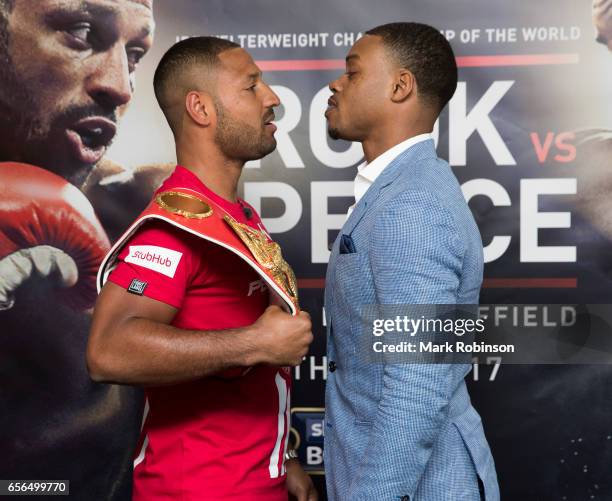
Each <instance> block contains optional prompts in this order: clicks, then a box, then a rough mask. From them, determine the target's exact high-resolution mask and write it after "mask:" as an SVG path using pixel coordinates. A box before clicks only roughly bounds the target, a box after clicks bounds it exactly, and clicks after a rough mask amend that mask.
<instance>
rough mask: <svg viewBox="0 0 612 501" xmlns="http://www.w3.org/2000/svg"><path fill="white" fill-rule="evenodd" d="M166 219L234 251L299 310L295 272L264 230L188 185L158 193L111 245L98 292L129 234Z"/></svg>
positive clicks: (291, 308) (293, 309)
mask: <svg viewBox="0 0 612 501" xmlns="http://www.w3.org/2000/svg"><path fill="white" fill-rule="evenodd" d="M152 219H153V220H160V221H165V222H167V223H168V224H171V225H172V226H175V227H177V228H180V229H182V230H184V231H187V232H189V233H191V234H192V235H196V236H198V237H200V238H202V239H204V240H207V241H209V242H211V243H214V244H216V245H219V246H221V247H223V248H224V249H227V250H228V251H229V252H233V253H234V254H236V255H237V256H238V257H240V258H241V259H242V260H244V261H245V262H246V263H247V264H248V265H249V266H251V268H253V269H254V270H255V271H256V272H257V273H258V274H259V276H261V278H262V279H263V280H265V282H266V284H267V285H268V287H269V288H270V290H271V291H272V292H273V293H274V295H275V296H276V297H278V298H279V299H280V300H281V301H282V305H283V306H284V307H285V309H286V310H287V311H290V312H291V314H293V315H296V314H297V312H298V311H299V304H298V290H297V282H296V279H295V274H294V273H293V270H292V269H291V267H290V266H289V265H288V264H287V262H286V261H285V260H284V259H283V255H282V253H281V248H280V246H279V245H278V244H277V243H276V242H274V241H272V240H271V239H270V237H269V236H268V234H267V233H266V232H265V231H263V230H256V229H255V228H252V227H250V226H249V225H246V224H243V223H239V222H238V221H236V219H234V218H233V217H232V216H230V215H229V214H228V213H227V212H226V211H225V210H224V209H223V208H222V207H221V206H219V205H218V204H216V203H215V202H213V201H212V200H210V199H209V198H207V197H205V196H204V195H202V194H201V193H198V192H196V191H194V190H190V189H189V188H172V189H170V190H168V191H164V192H163V193H159V194H158V195H157V196H156V197H155V198H154V199H153V200H152V201H151V203H150V204H149V205H148V206H147V208H146V209H145V210H144V211H143V212H142V214H140V216H138V218H137V219H136V221H135V222H134V223H133V224H132V225H131V226H130V227H129V228H128V230H127V231H126V232H125V233H124V234H123V235H122V236H121V238H119V240H118V241H117V243H115V245H113V247H112V248H111V250H110V251H109V252H108V254H107V255H106V256H105V258H104V259H103V260H102V264H101V265H100V269H99V270H98V276H97V286H98V292H100V290H101V289H102V286H103V285H104V284H105V282H106V279H107V278H108V276H109V275H110V273H111V272H112V271H113V269H114V268H115V266H116V265H117V256H118V255H119V253H120V252H121V250H122V249H123V247H124V246H125V244H126V242H127V241H128V240H129V238H130V237H131V236H132V235H133V234H134V233H135V232H136V230H137V229H138V228H139V227H140V226H141V225H142V224H144V223H145V222H146V221H148V220H152Z"/></svg>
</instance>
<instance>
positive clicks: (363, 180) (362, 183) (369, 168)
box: [347, 133, 431, 217]
mask: <svg viewBox="0 0 612 501" xmlns="http://www.w3.org/2000/svg"><path fill="white" fill-rule="evenodd" d="M428 139H431V134H429V133H428V134H419V135H418V136H414V137H411V138H409V139H406V140H405V141H402V142H401V143H399V144H396V145H395V146H393V147H392V148H389V149H388V150H387V151H385V152H384V153H382V154H380V155H378V156H377V157H376V158H375V159H374V160H372V161H371V162H370V163H368V162H367V161H366V162H363V163H362V164H361V165H360V166H359V167H357V176H356V177H355V183H354V188H353V189H354V193H355V204H353V205H351V206H350V207H349V210H348V214H347V217H348V216H350V214H351V212H352V211H353V208H354V207H355V205H356V204H357V202H359V200H361V198H362V197H363V196H364V195H365V193H366V191H368V188H369V187H370V186H372V184H374V181H376V178H377V177H378V176H380V174H381V173H382V171H383V170H385V168H386V167H387V166H388V165H389V164H390V163H391V162H393V160H395V159H396V158H397V157H398V156H399V155H400V154H402V153H404V151H406V150H407V149H408V148H410V147H411V146H414V145H415V144H417V143H420V142H422V141H427V140H428Z"/></svg>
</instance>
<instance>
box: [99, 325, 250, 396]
mask: <svg viewBox="0 0 612 501" xmlns="http://www.w3.org/2000/svg"><path fill="white" fill-rule="evenodd" d="M254 338H255V335H254V332H253V328H252V327H251V326H249V327H244V328H239V329H227V330H222V331H197V330H184V329H178V328H176V327H173V326H171V325H166V324H163V323H159V322H155V321H152V320H148V319H144V318H129V319H127V320H125V321H123V322H122V323H121V324H119V325H117V326H115V327H114V328H113V329H112V331H111V332H108V333H106V335H105V336H104V337H103V338H100V339H99V340H97V342H93V343H92V342H91V341H90V346H89V347H88V356H87V359H88V366H89V371H90V374H91V377H92V378H93V379H94V380H95V381H103V382H113V383H121V384H136V385H144V386H147V385H166V384H174V383H180V382H184V381H190V380H194V379H198V378H201V377H204V376H207V375H210V374H214V373H216V372H219V371H222V370H225V369H229V368H231V367H240V366H244V367H246V366H249V365H252V364H254V363H256V362H258V361H259V360H258V353H257V349H256V348H257V346H256V344H255V343H254Z"/></svg>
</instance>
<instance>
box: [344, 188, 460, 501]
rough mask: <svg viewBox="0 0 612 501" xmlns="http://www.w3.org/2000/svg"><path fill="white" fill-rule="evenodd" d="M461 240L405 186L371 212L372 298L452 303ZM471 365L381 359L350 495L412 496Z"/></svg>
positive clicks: (423, 195) (432, 201)
mask: <svg viewBox="0 0 612 501" xmlns="http://www.w3.org/2000/svg"><path fill="white" fill-rule="evenodd" d="M464 252H465V246H464V244H463V243H462V242H461V240H460V238H459V234H458V231H457V227H456V225H455V222H454V220H453V218H452V216H451V214H450V213H449V211H448V210H447V209H445V208H444V207H443V206H442V205H441V203H440V202H439V201H438V199H437V198H436V197H435V195H433V194H430V193H428V192H422V191H406V192H402V193H401V194H400V195H398V196H397V197H395V198H394V199H392V200H391V201H390V202H388V203H387V204H386V205H385V207H384V208H383V210H382V211H381V213H380V214H379V215H378V217H377V221H376V224H375V228H374V232H373V235H372V240H371V244H370V249H369V256H370V265H371V268H372V273H373V277H374V288H375V293H376V298H377V303H378V304H380V305H385V304H386V305H390V304H452V303H455V302H456V300H457V289H458V287H459V281H460V274H461V268H462V259H463V254H464ZM468 370H469V366H468V367H466V366H465V365H450V364H414V363H413V364H407V363H406V364H400V363H386V364H385V367H384V375H383V390H382V396H381V399H380V402H379V405H378V409H377V413H376V416H375V419H374V423H373V427H372V431H371V436H370V438H369V443H368V447H367V448H366V450H367V451H368V454H366V455H365V456H364V457H363V459H362V460H361V463H360V464H359V466H358V469H357V472H356V475H355V477H354V480H353V481H352V483H351V487H350V495H349V497H348V498H347V499H351V500H360V501H361V500H363V501H365V500H372V499H377V500H381V501H384V500H389V501H391V500H398V499H400V498H401V496H405V495H409V496H410V499H414V492H415V491H416V489H417V486H418V484H419V481H420V478H421V476H422V475H423V472H424V470H425V467H426V465H427V462H428V460H429V457H430V455H431V451H432V447H433V444H434V442H435V440H436V437H437V435H438V433H439V431H440V428H441V426H442V424H443V423H444V421H445V419H446V416H447V414H448V404H449V400H450V397H451V396H452V395H453V393H454V391H455V390H456V388H457V387H458V385H459V384H461V382H462V381H463V378H464V377H465V374H466V372H467V371H468Z"/></svg>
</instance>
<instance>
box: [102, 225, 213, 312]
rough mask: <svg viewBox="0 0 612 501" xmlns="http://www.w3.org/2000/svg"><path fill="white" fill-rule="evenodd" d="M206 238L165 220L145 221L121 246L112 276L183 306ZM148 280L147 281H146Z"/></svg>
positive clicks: (118, 283)
mask: <svg viewBox="0 0 612 501" xmlns="http://www.w3.org/2000/svg"><path fill="white" fill-rule="evenodd" d="M201 244H202V241H201V240H200V239H199V238H197V237H195V236H194V235H190V234H189V233H187V232H186V231H184V230H181V229H179V228H175V227H174V226H172V225H170V224H168V223H165V222H163V221H152V222H147V223H144V225H143V226H141V227H140V228H139V229H138V230H137V231H136V233H135V234H134V235H133V236H132V237H131V238H130V239H129V240H128V241H127V243H126V244H125V246H124V247H123V249H122V250H121V252H120V254H119V258H118V264H117V266H116V268H115V269H114V270H113V271H112V273H111V274H110V276H109V277H108V280H110V281H111V282H113V283H115V284H117V285H119V286H120V287H124V288H125V289H127V290H130V286H131V285H132V284H133V281H134V280H137V281H139V282H140V283H138V282H136V284H137V285H139V287H137V289H138V291H139V292H138V293H140V290H142V287H143V286H144V290H142V295H143V296H147V297H150V298H152V299H156V300H157V301H161V302H163V303H166V304H169V305H170V306H174V307H175V308H180V307H181V306H182V304H183V298H184V297H185V291H186V290H187V287H188V285H189V283H190V282H191V280H192V278H193V276H194V275H195V274H196V273H198V271H199V269H200V265H201V262H200V261H201V257H200V256H201V253H200V252H198V251H199V250H201V249H199V248H198V247H199V246H200V247H201ZM142 282H144V284H143V283H142Z"/></svg>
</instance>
